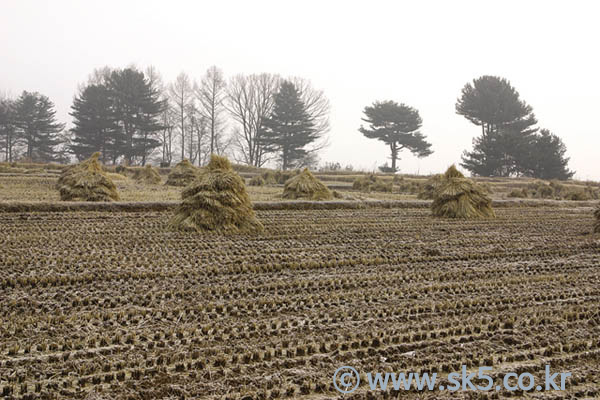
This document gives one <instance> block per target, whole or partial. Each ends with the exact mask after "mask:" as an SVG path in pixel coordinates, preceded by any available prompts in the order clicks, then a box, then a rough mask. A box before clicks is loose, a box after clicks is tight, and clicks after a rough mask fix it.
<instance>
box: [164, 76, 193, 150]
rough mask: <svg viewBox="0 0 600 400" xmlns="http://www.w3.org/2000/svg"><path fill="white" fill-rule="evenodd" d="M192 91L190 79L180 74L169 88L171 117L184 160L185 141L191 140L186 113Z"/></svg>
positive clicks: (190, 101)
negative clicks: (174, 122)
mask: <svg viewBox="0 0 600 400" xmlns="http://www.w3.org/2000/svg"><path fill="white" fill-rule="evenodd" d="M192 96H193V91H192V84H191V83H190V78H189V77H188V76H187V74H186V73H184V72H182V73H180V74H179V75H178V76H177V78H176V79H175V82H173V83H172V84H171V85H170V86H169V100H170V103H171V107H172V109H173V111H174V113H173V116H174V117H175V121H176V126H177V129H178V130H179V137H180V144H181V159H182V160H183V159H184V158H185V150H186V141H187V140H189V139H190V138H191V135H190V136H189V137H188V125H189V121H188V111H189V107H190V105H191V104H192V103H193V97H192Z"/></svg>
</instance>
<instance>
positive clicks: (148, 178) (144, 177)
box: [133, 165, 161, 185]
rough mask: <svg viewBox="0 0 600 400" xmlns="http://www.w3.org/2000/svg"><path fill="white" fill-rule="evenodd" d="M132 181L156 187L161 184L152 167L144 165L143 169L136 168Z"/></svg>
mask: <svg viewBox="0 0 600 400" xmlns="http://www.w3.org/2000/svg"><path fill="white" fill-rule="evenodd" d="M133 179H134V180H136V181H138V182H141V183H145V184H148V185H158V184H159V183H160V182H161V179H160V175H159V174H158V172H157V171H156V169H154V168H152V165H146V166H145V167H144V168H136V169H135V171H134V172H133Z"/></svg>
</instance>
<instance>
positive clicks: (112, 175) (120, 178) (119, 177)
mask: <svg viewBox="0 0 600 400" xmlns="http://www.w3.org/2000/svg"><path fill="white" fill-rule="evenodd" d="M105 174H106V176H108V177H109V178H110V179H111V180H113V181H124V180H126V179H127V177H126V176H125V175H121V174H117V173H116V172H105Z"/></svg>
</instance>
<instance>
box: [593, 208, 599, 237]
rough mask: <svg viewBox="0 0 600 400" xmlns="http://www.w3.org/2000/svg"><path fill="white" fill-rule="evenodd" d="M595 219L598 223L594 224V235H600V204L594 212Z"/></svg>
mask: <svg viewBox="0 0 600 400" xmlns="http://www.w3.org/2000/svg"><path fill="white" fill-rule="evenodd" d="M594 218H596V222H595V223H594V233H600V204H599V205H598V207H596V209H595V210H594Z"/></svg>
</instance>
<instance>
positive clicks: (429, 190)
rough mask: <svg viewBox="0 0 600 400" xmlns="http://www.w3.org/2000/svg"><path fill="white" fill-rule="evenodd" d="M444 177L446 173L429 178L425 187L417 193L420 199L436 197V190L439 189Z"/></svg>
mask: <svg viewBox="0 0 600 400" xmlns="http://www.w3.org/2000/svg"><path fill="white" fill-rule="evenodd" d="M443 179H444V175H442V174H437V175H433V176H432V177H431V178H429V179H427V182H425V184H424V185H423V188H422V189H421V191H420V192H419V194H418V195H417V198H418V199H421V200H433V198H434V197H435V191H436V190H437V189H438V187H439V186H440V184H441V183H442V181H443Z"/></svg>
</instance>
